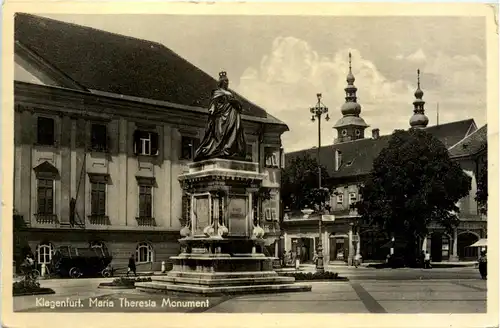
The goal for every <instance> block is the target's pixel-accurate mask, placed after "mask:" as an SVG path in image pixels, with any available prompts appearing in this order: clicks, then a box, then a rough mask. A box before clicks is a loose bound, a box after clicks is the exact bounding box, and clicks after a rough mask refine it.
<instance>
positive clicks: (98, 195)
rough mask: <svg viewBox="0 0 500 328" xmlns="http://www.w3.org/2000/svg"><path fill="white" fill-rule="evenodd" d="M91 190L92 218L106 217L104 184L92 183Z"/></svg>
mask: <svg viewBox="0 0 500 328" xmlns="http://www.w3.org/2000/svg"><path fill="white" fill-rule="evenodd" d="M91 188H92V189H91V196H90V199H91V214H92V215H93V216H103V215H106V184H105V183H102V182H94V183H92V187H91Z"/></svg>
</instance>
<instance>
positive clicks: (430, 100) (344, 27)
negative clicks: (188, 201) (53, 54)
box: [42, 14, 486, 151]
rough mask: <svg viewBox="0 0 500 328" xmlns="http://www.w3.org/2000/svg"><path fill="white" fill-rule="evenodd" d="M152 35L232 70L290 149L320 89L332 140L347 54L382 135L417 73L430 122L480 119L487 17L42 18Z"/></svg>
mask: <svg viewBox="0 0 500 328" xmlns="http://www.w3.org/2000/svg"><path fill="white" fill-rule="evenodd" d="M42 16H46V17H50V18H54V19H58V20H62V21H67V22H72V23H76V24H81V25H86V26H90V27H94V28H98V29H102V30H106V31H110V32H114V33H119V34H124V35H128V36H132V37H137V38H141V39H147V40H151V41H156V42H160V43H162V44H164V45H165V46H167V47H169V48H170V49H172V50H173V51H175V52H176V53H178V54H179V55H181V56H183V57H184V58H186V59H187V60H189V61H190V62H192V63H193V64H194V65H196V66H198V67H199V68H201V69H202V70H204V71H205V72H207V73H209V74H210V75H212V76H214V77H217V75H218V72H219V71H220V70H225V71H227V72H228V76H229V78H230V83H231V88H232V89H234V90H236V91H237V92H239V93H241V94H242V95H244V96H245V97H247V98H249V99H250V100H251V101H253V102H254V103H256V104H258V105H260V106H262V107H264V108H265V109H266V110H267V111H268V112H269V113H271V114H273V115H274V116H276V117H278V118H279V119H281V120H283V121H284V122H285V123H287V124H288V126H289V127H290V132H286V133H285V134H284V135H283V143H284V147H285V149H286V151H292V150H298V149H303V148H308V147H312V146H316V145H317V124H313V123H312V122H311V121H310V113H309V107H311V106H313V105H314V104H315V102H316V93H318V92H321V93H322V94H323V100H324V103H325V105H326V106H327V107H328V108H329V112H330V117H331V120H330V121H329V122H327V123H326V124H323V125H322V140H323V145H325V144H331V143H332V142H333V139H334V138H335V137H336V132H334V130H333V129H332V126H333V125H334V124H335V122H336V120H338V119H339V118H340V117H341V113H340V106H341V105H342V104H343V103H344V101H345V100H344V97H345V93H344V90H343V89H344V87H345V85H346V81H345V78H346V75H347V70H348V53H349V51H350V52H352V61H353V62H352V68H353V73H354V76H355V77H356V82H355V85H356V86H357V87H358V101H359V103H360V104H361V106H362V112H361V116H362V117H363V118H364V119H365V121H366V122H367V123H368V125H370V127H369V128H368V130H367V132H368V134H370V133H371V132H370V130H371V129H372V128H379V129H380V130H381V133H382V134H388V133H391V132H392V131H393V130H394V129H398V128H407V127H408V126H409V125H408V120H409V118H410V116H411V115H412V110H413V105H412V102H413V100H414V96H413V93H414V91H415V88H416V70H417V68H420V70H421V71H422V76H421V87H422V89H423V91H424V93H425V94H424V100H425V101H426V114H427V116H428V117H429V121H430V123H429V124H430V125H434V124H436V108H437V104H438V103H439V122H440V123H446V122H450V121H454V120H461V119H467V118H474V119H475V120H476V123H477V124H478V125H482V124H485V123H486V102H485V99H486V60H485V56H486V43H485V33H486V32H485V21H484V18H476V17H370V16H365V17H360V16H356V17H339V16H337V17H334V16H325V17H321V16H183V15H55V14H54V15H43V14H42Z"/></svg>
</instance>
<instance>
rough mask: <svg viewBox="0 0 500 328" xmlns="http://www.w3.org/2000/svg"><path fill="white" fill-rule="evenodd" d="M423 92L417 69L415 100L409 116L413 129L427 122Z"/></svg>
mask: <svg viewBox="0 0 500 328" xmlns="http://www.w3.org/2000/svg"><path fill="white" fill-rule="evenodd" d="M423 96H424V92H423V91H422V90H421V89H420V70H419V69H418V70H417V90H416V91H415V98H416V99H415V101H414V102H413V107H414V109H413V116H412V117H411V118H410V126H411V127H412V128H413V129H424V128H426V127H427V124H428V123H429V119H428V118H427V116H425V109H424V104H425V101H423V100H422V97H423Z"/></svg>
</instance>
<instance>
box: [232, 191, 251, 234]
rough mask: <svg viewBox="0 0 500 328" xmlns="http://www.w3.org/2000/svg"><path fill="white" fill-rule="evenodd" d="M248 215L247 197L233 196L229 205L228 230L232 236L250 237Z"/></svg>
mask: <svg viewBox="0 0 500 328" xmlns="http://www.w3.org/2000/svg"><path fill="white" fill-rule="evenodd" d="M247 215H248V202H247V197H244V196H231V197H230V199H229V204H228V219H229V220H228V221H229V227H228V229H229V234H230V235H231V236H248V224H247V222H248V220H247Z"/></svg>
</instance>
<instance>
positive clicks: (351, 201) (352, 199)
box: [349, 192, 358, 204]
mask: <svg viewBox="0 0 500 328" xmlns="http://www.w3.org/2000/svg"><path fill="white" fill-rule="evenodd" d="M357 201H358V195H357V194H356V193H355V192H350V193H349V204H354V203H356V202H357Z"/></svg>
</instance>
